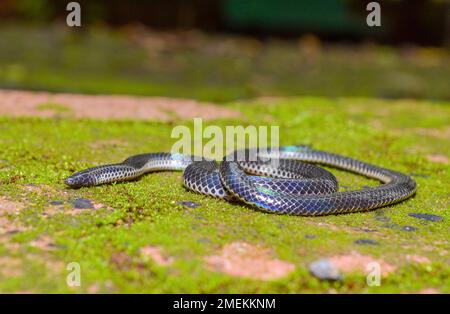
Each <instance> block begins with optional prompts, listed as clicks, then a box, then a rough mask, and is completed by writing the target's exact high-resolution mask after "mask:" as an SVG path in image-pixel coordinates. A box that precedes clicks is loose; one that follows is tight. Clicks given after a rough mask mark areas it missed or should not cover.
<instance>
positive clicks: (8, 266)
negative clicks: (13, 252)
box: [0, 256, 22, 277]
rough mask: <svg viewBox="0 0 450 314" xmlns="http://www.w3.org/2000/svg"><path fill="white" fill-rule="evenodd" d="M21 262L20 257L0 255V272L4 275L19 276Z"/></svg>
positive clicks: (20, 273)
mask: <svg viewBox="0 0 450 314" xmlns="http://www.w3.org/2000/svg"><path fill="white" fill-rule="evenodd" d="M21 268H22V262H21V260H20V259H18V258H15V257H9V256H0V274H2V276H4V277H19V276H20V275H22V270H21Z"/></svg>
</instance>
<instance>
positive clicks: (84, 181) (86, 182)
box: [64, 172, 97, 189]
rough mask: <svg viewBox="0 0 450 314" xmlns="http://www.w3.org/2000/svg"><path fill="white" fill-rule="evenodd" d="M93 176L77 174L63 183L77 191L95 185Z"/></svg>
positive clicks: (84, 173) (82, 173)
mask: <svg viewBox="0 0 450 314" xmlns="http://www.w3.org/2000/svg"><path fill="white" fill-rule="evenodd" d="M96 182H97V181H96V179H95V176H93V175H92V174H91V173H89V172H87V173H86V172H77V173H74V174H73V175H71V176H70V177H68V178H67V179H66V180H64V183H65V184H67V185H68V186H70V187H71V188H74V189H77V188H81V187H83V186H92V185H95V184H96Z"/></svg>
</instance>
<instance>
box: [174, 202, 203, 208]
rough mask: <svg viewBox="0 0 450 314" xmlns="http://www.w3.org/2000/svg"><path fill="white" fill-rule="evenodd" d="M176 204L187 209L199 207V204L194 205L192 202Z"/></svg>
mask: <svg viewBox="0 0 450 314" xmlns="http://www.w3.org/2000/svg"><path fill="white" fill-rule="evenodd" d="M178 204H181V205H183V206H184V207H187V208H197V207H200V204H199V203H195V202H192V201H180V202H178Z"/></svg>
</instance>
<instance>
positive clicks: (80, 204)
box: [72, 197, 94, 209]
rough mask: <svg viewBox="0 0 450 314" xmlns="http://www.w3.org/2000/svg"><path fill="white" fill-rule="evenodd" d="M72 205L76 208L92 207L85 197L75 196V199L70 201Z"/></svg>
mask: <svg viewBox="0 0 450 314" xmlns="http://www.w3.org/2000/svg"><path fill="white" fill-rule="evenodd" d="M72 205H73V207H74V208H78V209H93V208H94V204H92V202H91V201H90V200H88V199H87V198H82V197H80V198H77V199H76V200H75V201H73V202H72Z"/></svg>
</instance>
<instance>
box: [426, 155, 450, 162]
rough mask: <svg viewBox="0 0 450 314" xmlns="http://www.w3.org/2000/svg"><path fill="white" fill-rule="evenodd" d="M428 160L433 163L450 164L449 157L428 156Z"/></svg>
mask: <svg viewBox="0 0 450 314" xmlns="http://www.w3.org/2000/svg"><path fill="white" fill-rule="evenodd" d="M427 159H428V160H429V161H431V162H437V163H441V164H448V161H449V160H448V157H447V156H444V155H427Z"/></svg>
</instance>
